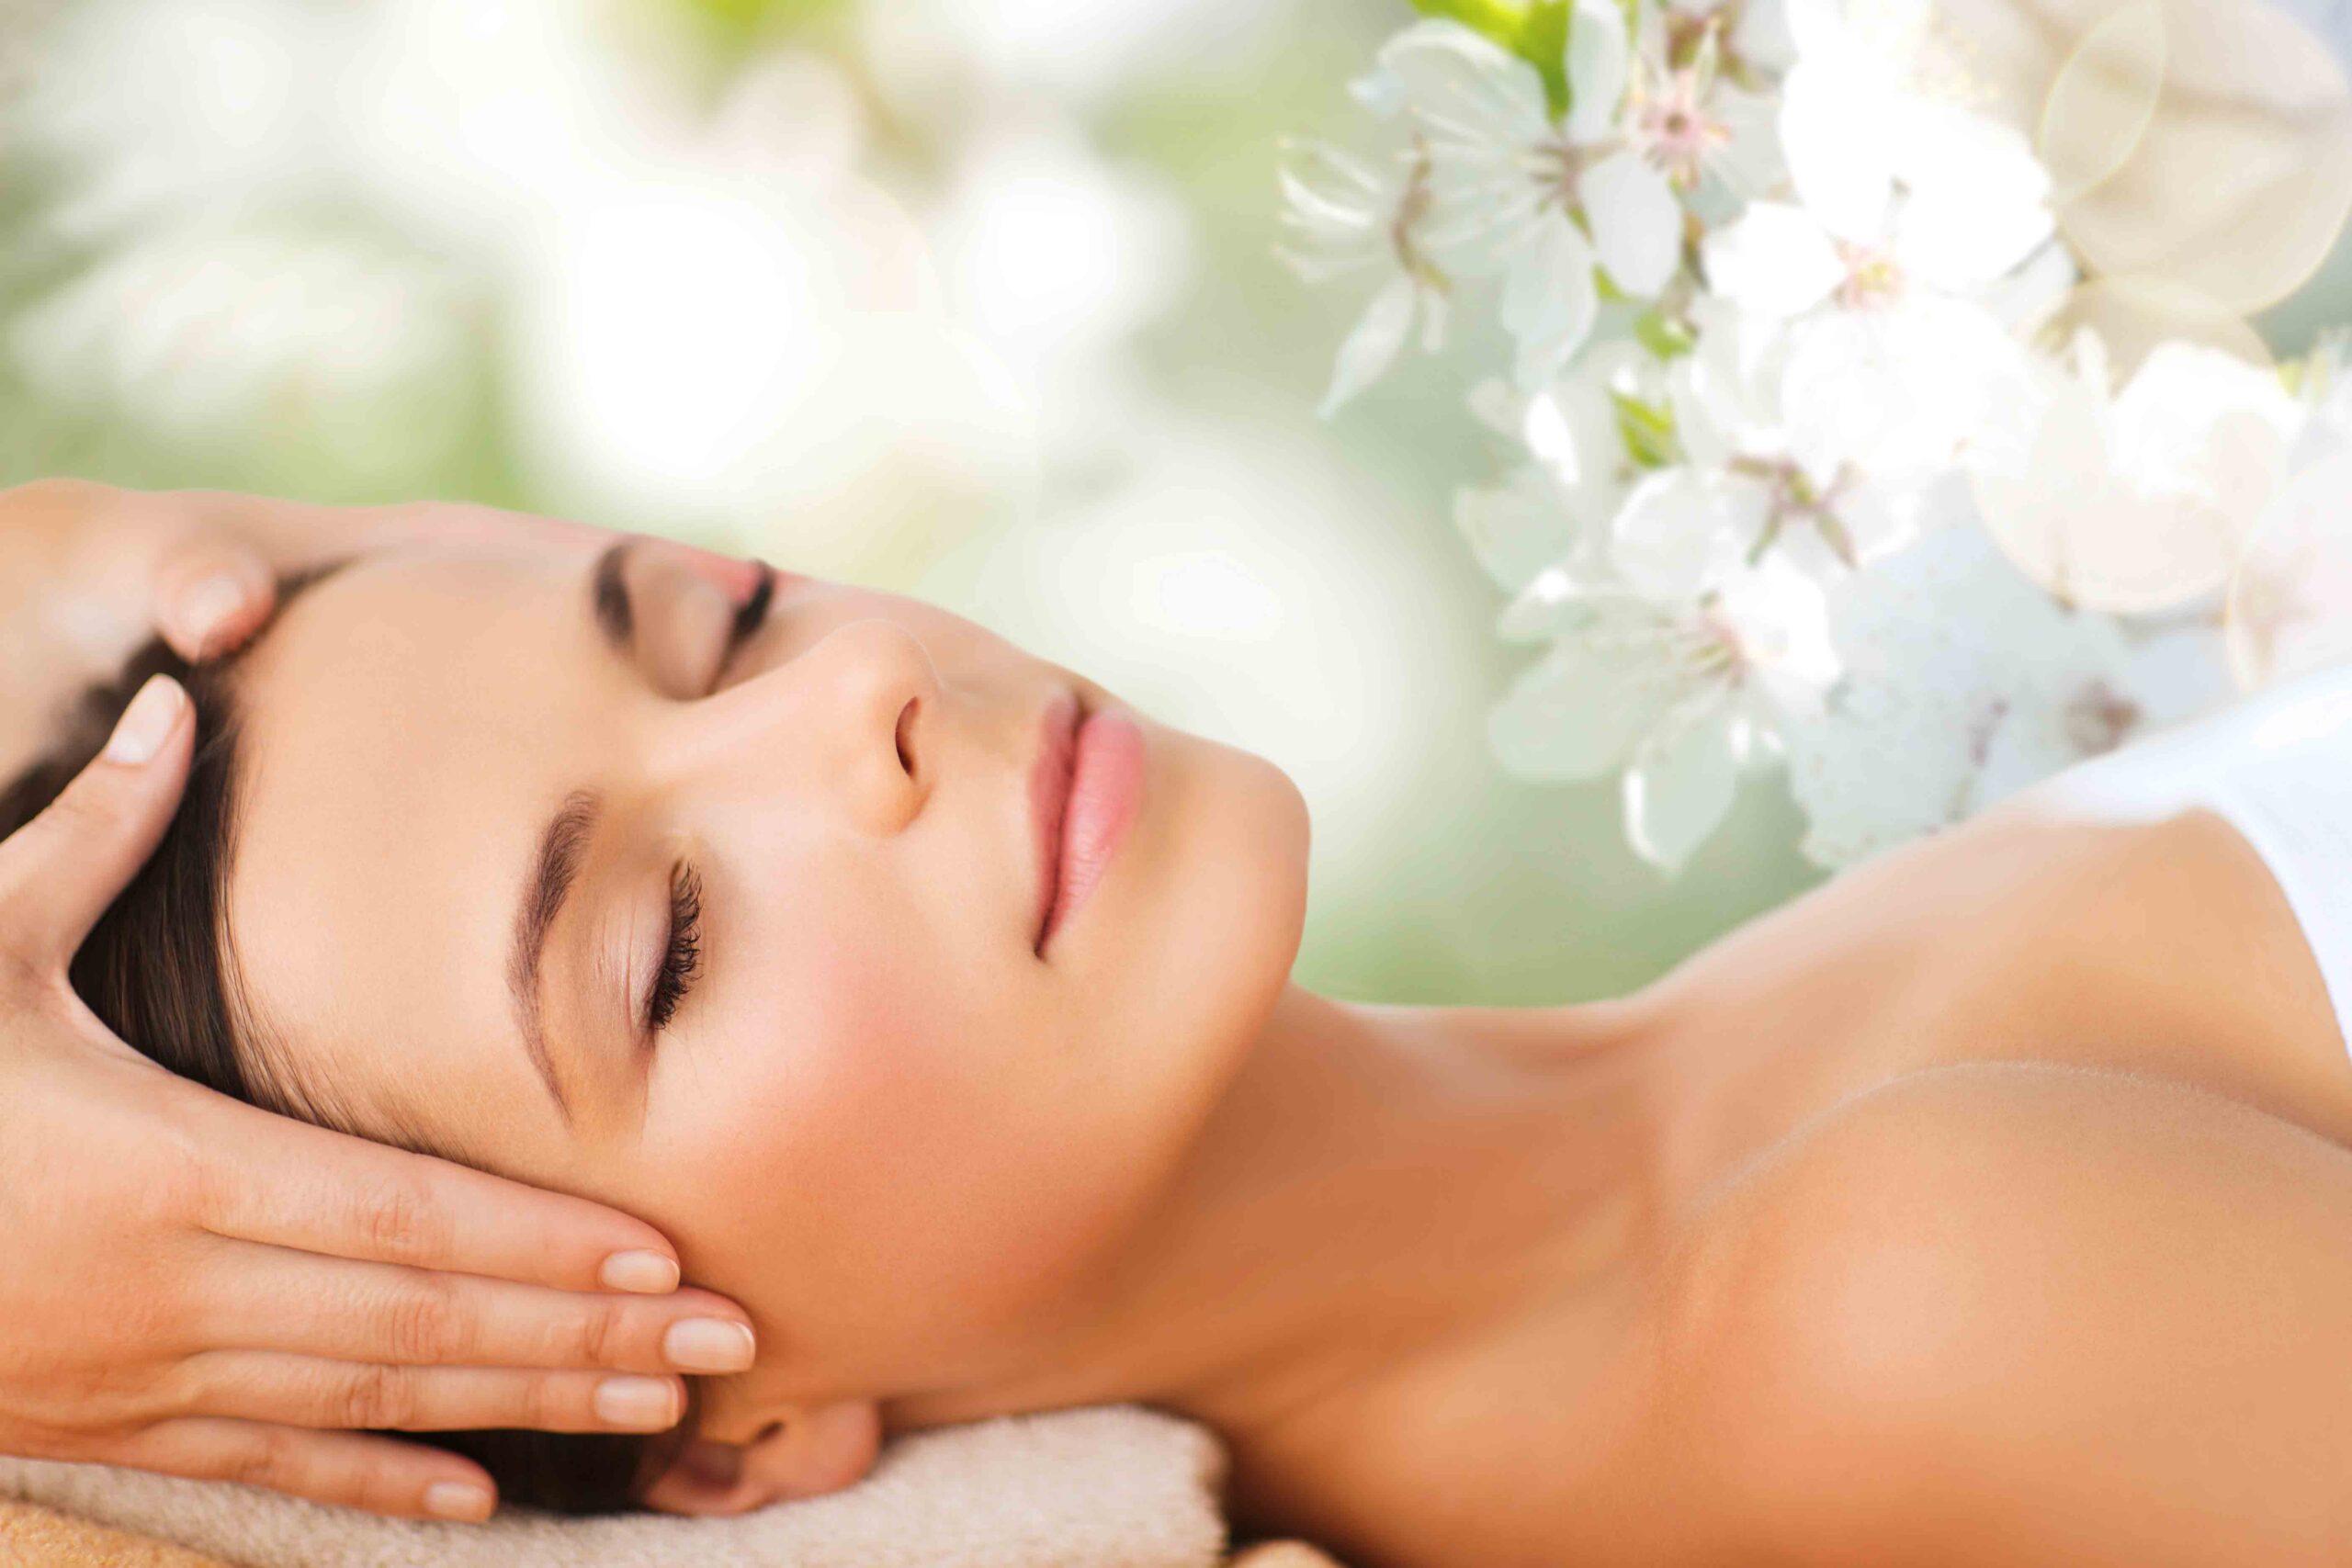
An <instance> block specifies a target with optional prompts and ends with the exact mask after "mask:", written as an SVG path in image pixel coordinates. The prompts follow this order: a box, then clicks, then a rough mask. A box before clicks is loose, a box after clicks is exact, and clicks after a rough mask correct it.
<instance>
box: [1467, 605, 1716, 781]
mask: <svg viewBox="0 0 2352 1568" xmlns="http://www.w3.org/2000/svg"><path fill="white" fill-rule="evenodd" d="M1644 630H1645V628H1643V627H1640V626H1636V625H1625V624H1623V617H1622V616H1614V617H1612V616H1608V615H1603V616H1602V617H1600V619H1598V620H1597V621H1596V622H1595V623H1594V625H1593V626H1592V627H1590V628H1589V629H1587V630H1584V631H1580V632H1576V633H1572V634H1570V635H1569V636H1567V637H1562V638H1561V639H1560V640H1559V641H1558V642H1556V643H1554V644H1553V645H1552V649H1551V651H1550V652H1548V653H1546V654H1545V655H1544V658H1543V659H1542V660H1539V661H1537V662H1536V663H1535V664H1534V665H1533V666H1532V667H1531V668H1530V669H1528V670H1527V671H1524V672H1523V673H1521V676H1520V677H1519V679H1518V680H1517V681H1515V682H1512V683H1511V689H1510V693H1509V694H1507V695H1505V696H1504V698H1503V699H1502V701H1501V702H1499V703H1498V704H1497V705H1496V706H1495V710H1494V712H1493V713H1492V714H1491V715H1489V716H1488V717H1487V739H1489V741H1490V742H1491V743H1492V744H1493V746H1494V750H1495V755H1496V757H1497V758H1498V760H1499V761H1501V762H1502V765H1503V766H1504V767H1506V768H1508V769H1509V770H1510V771H1511V772H1512V773H1517V774H1519V775H1520V776H1521V777H1522V778H1534V779H1589V778H1594V777H1598V776H1599V775H1600V774H1602V773H1607V772H1608V771H1609V770H1610V769H1611V768H1613V767H1615V766H1617V764H1618V763H1619V762H1620V761H1623V758H1624V756H1625V754H1626V753H1627V752H1628V751H1629V750H1632V749H1633V746H1634V742H1635V741H1637V740H1638V739H1641V737H1642V735H1643V734H1644V733H1645V731H1647V730H1648V729H1649V728H1650V727H1651V726H1652V725H1653V724H1655V723H1657V719H1658V717H1659V716H1660V715H1661V714H1663V713H1664V712H1665V711H1666V710H1667V708H1668V706H1669V705H1671V704H1672V703H1673V702H1674V701H1675V699H1676V698H1677V696H1678V695H1679V694H1680V693H1681V692H1682V691H1683V690H1684V688H1685V686H1686V684H1687V680H1686V676H1685V673H1684V671H1682V670H1681V669H1680V668H1679V666H1677V665H1676V664H1675V663H1674V662H1673V661H1672V659H1671V657H1670V656H1669V654H1668V649H1667V648H1666V646H1665V644H1664V643H1663V642H1662V641H1651V640H1650V639H1647V638H1645V637H1642V636H1641V633H1642V632H1643V631H1644ZM1627 633H1631V634H1633V637H1632V638H1631V639H1630V641H1631V646H1629V645H1628V643H1629V638H1628V637H1627V636H1626V635H1625V634H1627Z"/></svg>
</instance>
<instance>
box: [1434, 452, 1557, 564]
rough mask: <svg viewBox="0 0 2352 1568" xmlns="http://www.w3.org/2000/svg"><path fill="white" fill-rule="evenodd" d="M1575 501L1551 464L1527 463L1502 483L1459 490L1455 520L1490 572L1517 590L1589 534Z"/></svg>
mask: <svg viewBox="0 0 2352 1568" xmlns="http://www.w3.org/2000/svg"><path fill="white" fill-rule="evenodd" d="M1576 501H1577V498H1576V496H1575V494H1574V492H1572V491H1569V489H1568V488H1567V487H1566V485H1563V484H1562V483H1561V482H1560V481H1559V479H1558V478H1557V477H1556V476H1555V475H1554V474H1553V473H1552V472H1551V471H1550V470H1549V469H1547V468H1543V467H1542V466H1540V465H1538V464H1534V463H1522V464H1521V465H1520V466H1519V467H1518V468H1514V469H1512V470H1511V472H1510V476H1509V477H1508V478H1506V479H1504V481H1503V482H1502V484H1501V485H1500V486H1498V487H1496V488H1494V489H1483V490H1482V489H1464V490H1459V491H1455V492H1454V496H1453V524H1454V526H1455V527H1457V528H1459V529H1461V530H1462V535H1463V537H1464V538H1465V539H1467V540H1469V542H1470V551H1471V554H1473V555H1475V556H1476V557H1477V558H1478V564H1479V565H1480V566H1483V567H1485V568H1486V569H1487V576H1489V577H1491V578H1493V579H1494V580H1495V581H1496V582H1497V583H1498V585H1499V586H1501V587H1503V588H1506V589H1509V590H1510V591H1511V592H1518V591H1519V590H1520V589H1521V588H1524V587H1526V586H1527V584H1528V583H1529V581H1532V579H1533V578H1534V576H1535V574H1536V573H1537V572H1539V571H1541V570H1544V568H1545V567H1546V566H1549V565H1551V564H1552V563H1553V562H1555V561H1557V560H1561V559H1563V558H1566V556H1568V555H1569V554H1570V553H1571V552H1572V551H1573V550H1574V549H1575V547H1577V544H1578V543H1579V542H1580V541H1581V540H1582V539H1583V538H1584V536H1585V535H1586V534H1587V532H1588V521H1589V520H1588V519H1587V518H1585V517H1582V516H1579V515H1578V514H1577V510H1576Z"/></svg>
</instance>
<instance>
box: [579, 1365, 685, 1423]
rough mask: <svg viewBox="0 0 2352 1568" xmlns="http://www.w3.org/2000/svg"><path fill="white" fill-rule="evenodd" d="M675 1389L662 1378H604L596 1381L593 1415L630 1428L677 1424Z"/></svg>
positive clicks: (677, 1412)
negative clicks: (599, 1381)
mask: <svg viewBox="0 0 2352 1568" xmlns="http://www.w3.org/2000/svg"><path fill="white" fill-rule="evenodd" d="M678 1416H679V1410H678V1395H677V1391H676V1390H675V1389H674V1388H673V1387H672V1386H671V1384H669V1383H668V1382H664V1381H663V1380H662V1379H661V1378H606V1379H605V1381H604V1382H601V1383H598V1384H597V1385H596V1418H597V1419H598V1420H600V1421H604V1422H605V1423H607V1424H608V1425H611V1426H615V1427H628V1428H629V1429H631V1430H632V1431H644V1432H659V1431H662V1430H663V1429H664V1428H667V1427H674V1426H676V1425H677V1424H678Z"/></svg>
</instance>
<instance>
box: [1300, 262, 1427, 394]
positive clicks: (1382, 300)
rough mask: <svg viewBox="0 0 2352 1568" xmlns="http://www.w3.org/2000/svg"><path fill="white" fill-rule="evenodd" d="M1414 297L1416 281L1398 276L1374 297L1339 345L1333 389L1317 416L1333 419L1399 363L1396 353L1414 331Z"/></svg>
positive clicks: (1332, 380) (1330, 389) (1332, 371)
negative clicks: (1391, 367)
mask: <svg viewBox="0 0 2352 1568" xmlns="http://www.w3.org/2000/svg"><path fill="white" fill-rule="evenodd" d="M1413 294H1414V286H1413V280H1412V279H1411V278H1409V277H1405V276H1397V277H1394V278H1391V279H1390V280H1389V281H1388V285H1387V287H1385V288H1383V289H1381V291H1380V292H1379V293H1378V294H1375V295H1374V296H1373V299H1372V303H1371V305H1370V306H1368V307H1367V308H1366V309H1365V310H1364V313H1363V320H1361V321H1358V322H1356V325H1355V330H1354V331H1353V332H1351V333H1348V337H1347V341H1346V342H1345V343H1342V344H1340V356H1339V360H1338V362H1337V363H1336V364H1335V365H1334V366H1333V367H1332V369H1331V385H1330V388H1329V389H1328V390H1327V391H1325V392H1324V394H1323V401H1322V404H1321V405H1320V406H1319V407H1318V408H1317V410H1316V412H1317V413H1318V414H1320V415H1321V416H1322V417H1323V418H1325V419H1329V418H1330V417H1331V416H1332V415H1333V414H1335V413H1337V412H1340V406H1341V405H1342V404H1344V403H1346V402H1347V401H1348V400H1350V399H1351V398H1353V397H1354V396H1355V395H1356V394H1357V393H1359V392H1361V391H1363V389H1365V388H1366V387H1369V386H1371V385H1372V384H1373V383H1374V381H1377V380H1379V379H1380V378H1381V377H1382V376H1383V375H1384V374H1385V372H1386V371H1387V369H1388V367H1390V366H1391V365H1393V364H1395V363H1396V362H1397V351H1398V350H1399V349H1401V348H1403V347H1404V346H1405V334H1406V333H1408V332H1409V331H1411V330H1412V325H1413Z"/></svg>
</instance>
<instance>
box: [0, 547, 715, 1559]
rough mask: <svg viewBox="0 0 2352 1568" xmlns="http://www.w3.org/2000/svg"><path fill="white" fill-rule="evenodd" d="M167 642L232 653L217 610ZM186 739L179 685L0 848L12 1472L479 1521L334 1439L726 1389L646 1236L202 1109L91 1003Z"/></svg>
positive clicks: (4, 1243)
mask: <svg viewBox="0 0 2352 1568" xmlns="http://www.w3.org/2000/svg"><path fill="white" fill-rule="evenodd" d="M200 547H201V548H205V549H214V550H218V549H220V548H222V546H221V545H220V542H219V541H210V542H207V543H203V544H202V545H201V546H200ZM211 580H212V579H211V578H210V577H199V578H198V580H197V581H198V582H199V583H200V582H202V581H211ZM215 608H216V609H217V608H218V606H216V607H215ZM228 610H229V612H230V617H231V618H232V619H235V618H237V617H238V616H240V615H242V616H243V624H244V625H246V626H247V627H248V628H250V626H251V625H252V624H254V621H255V620H256V619H257V617H256V616H254V615H252V614H251V613H250V611H249V608H246V607H241V606H239V605H234V604H232V605H229V606H228ZM219 618H220V617H219V616H218V615H214V616H212V617H211V619H212V620H216V621H217V620H218V619H219ZM169 619H170V617H169V616H166V620H167V622H168V621H169ZM174 633H175V637H186V636H187V635H189V634H191V633H192V634H194V636H195V637H196V638H197V640H198V642H199V643H202V644H204V645H206V646H219V645H220V641H221V638H220V634H219V633H218V630H217V627H216V626H212V625H210V624H208V623H207V617H206V616H204V615H198V616H195V617H193V618H192V619H188V620H184V621H182V622H181V623H180V624H178V625H177V626H175V628H174ZM193 728H194V727H193V723H192V721H191V718H190V716H189V710H188V706H187V702H186V700H185V698H184V697H183V696H182V695H181V694H179V693H178V691H177V688H175V687H173V686H171V685H170V684H169V683H168V682H166V683H164V684H163V685H161V686H160V687H159V688H157V690H156V692H155V693H153V694H150V696H149V699H148V701H145V702H142V703H140V704H136V705H134V707H133V710H132V712H131V713H130V715H129V716H126V718H125V721H124V723H123V725H122V727H121V728H120V730H119V732H118V736H117V739H116V740H115V742H114V743H113V744H112V745H111V746H110V747H109V749H108V753H107V755H106V756H104V757H102V758H100V759H99V760H98V761H96V762H95V763H93V764H92V765H91V767H90V769H89V771H88V772H87V773H85V775H84V776H83V777H82V778H81V779H80V780H78V781H77V782H76V783H75V784H74V785H73V786H72V788H71V789H69V790H68V791H67V793H66V794H65V795H64V796H63V797H62V798H61V799H60V800H59V801H58V803H57V804H56V806H55V807H52V808H51V810H50V811H49V812H48V813H47V814H46V815H45V816H43V817H42V818H40V820H39V821H37V822H35V823H33V824H31V825H30V826H28V828H26V829H24V830H23V831H22V832H20V833H18V834H17V836H16V837H15V838H13V839H10V840H6V842H5V843H0V1258H6V1263H5V1265H0V1453H9V1454H19V1455H25V1456H28V1457H34V1458H43V1459H59V1460H75V1461H102V1462H106V1463H111V1464H121V1465H129V1466H133V1467H136V1468H141V1469H147V1470H155V1471H162V1472H169V1473H173V1474H179V1475H192V1476H199V1477H207V1478H220V1479H228V1480H236V1481H244V1482H251V1483H258V1484H262V1485H266V1486H270V1487H274V1488H276V1489H277V1490H280V1491H285V1492H289V1493H293V1494H296V1495H300V1496H305V1497H311V1498H314V1499H318V1500H320V1501H324V1502H334V1503H344V1504H350V1505H354V1506H361V1507H367V1508H371V1509H374V1510H376V1511H379V1512H382V1513H389V1514H403V1515H432V1516H436V1517H460V1518H472V1517H482V1516H484V1515H486V1514H487V1513H488V1512H489V1511H490V1509H491V1507H492V1506H493V1503H494V1498H493V1496H492V1491H491V1487H490V1483H489V1480H488V1477H487V1476H486V1475H485V1474H484V1473H483V1472H481V1469H480V1468H479V1467H477V1466H475V1465H474V1464H472V1463H471V1462H470V1461H466V1460H463V1459H460V1458H458V1457H457V1456H455V1455H451V1454H446V1453H441V1452H437V1451H435V1450H426V1449H423V1448H419V1447H414V1446H412V1445H407V1444H402V1443H398V1442H395V1441H392V1440H390V1439H387V1438H374V1437H366V1436H361V1435H358V1434H357V1433H356V1432H350V1431H343V1430H337V1428H346V1427H385V1428H397V1429H404V1430H416V1431H423V1430H432V1429H446V1428H456V1427H548V1428H556V1429H569V1430H602V1429H618V1428H632V1429H642V1428H643V1427H647V1426H651V1427H660V1426H663V1425H667V1424H668V1423H669V1421H670V1420H672V1419H674V1416H672V1414H671V1413H672V1412H673V1411H674V1410H675V1409H676V1408H677V1404H676V1403H675V1401H676V1400H677V1398H678V1397H679V1392H680V1391H679V1389H678V1386H677V1382H676V1380H675V1379H674V1378H673V1377H671V1376H669V1375H667V1374H669V1373H670V1372H672V1371H726V1370H734V1369H735V1368H736V1367H738V1366H739V1365H740V1364H741V1362H742V1361H744V1360H746V1359H748V1357H749V1355H750V1352H751V1335H750V1331H749V1328H748V1326H747V1325H745V1320H744V1317H743V1314H741V1312H740V1311H739V1310H738V1309H736V1308H735V1307H734V1306H732V1305H731V1304H730V1303H727V1302H725V1301H723V1300H721V1299H719V1298H718V1297H715V1296H710V1295H707V1294H705V1293H703V1292H691V1291H675V1290H674V1286H675V1282H676V1280H677V1269H676V1264H675V1260H674V1257H673V1253H672V1251H671V1249H670V1248H669V1247H668V1246H667V1245H666V1244H665V1243H664V1242H663V1240H662V1237H661V1236H660V1235H657V1234H656V1233H655V1232H653V1231H652V1230H650V1228H648V1227H647V1226H645V1225H642V1224H639V1223H637V1222H636V1221H633V1220H630V1219H628V1218H626V1217H624V1216H622V1215H619V1214H616V1213H611V1212H609V1211H607V1210H605V1209H603V1208H600V1207H598V1206H596V1205H594V1204H591V1203H587V1202H583V1201H578V1200H575V1199H571V1198H564V1197H559V1196H555V1195H551V1194H548V1193H543V1192H538V1191H536V1190H532V1189H530V1188H527V1187H522V1186H518V1185H515V1184H513V1183H509V1182H505V1181H502V1180H499V1179H496V1178H493V1177H489V1176H485V1175H482V1174H481V1173H479V1172H475V1171H471V1170H467V1169H463V1168H459V1167H457V1166H454V1165H447V1164H444V1163H441V1162H438V1161H433V1160H428V1159H424V1158H423V1157H420V1156H413V1155H408V1154H404V1153H401V1152H400V1151H397V1150H392V1149H387V1148H383V1147H380V1146H379V1145H373V1144H368V1143H364V1142H361V1141H360V1140H357V1139H354V1138H346V1137H344V1136H341V1135H339V1134H334V1133H330V1132H326V1131H323V1130H322V1129H320V1128H316V1127H311V1126H307V1125H304V1124H301V1123H299V1122H292V1121H289V1120H286V1119H283V1118H280V1117H277V1116H273V1115H270V1114H268V1113H266V1112H264V1111H257V1110H254V1109H253V1108H251V1107H249V1106H244V1105H240V1104H238V1103H236V1102H234V1101H232V1100H228V1099H226V1098H224V1097H221V1096H219V1095H215V1094H212V1093H210V1092H209V1091H208V1090H205V1089H200V1088H198V1087H197V1086H195V1085H193V1084H190V1083H188V1082H186V1081H185V1080H183V1079H180V1078H177V1077H173V1076H172V1075H170V1074H168V1073H166V1072H164V1071H163V1070H162V1069H161V1068H159V1067H156V1066H153V1064H152V1063H150V1062H148V1061H147V1060H146V1059H145V1058H143V1057H141V1056H140V1055H137V1054H136V1053H135V1052H133V1051H131V1050H130V1048H129V1047H128V1046H126V1045H124V1044H123V1043H120V1042H119V1041H117V1040H115V1039H113V1038H111V1037H110V1036H108V1035H107V1033H106V1032H105V1031H104V1030H103V1029H102V1028H101V1027H100V1026H99V1025H98V1024H97V1022H96V1020H95V1019H93V1018H92V1017H91V1015H90V1014H89V1012H88V1011H87V1010H85V1008H83V1007H82V1006H81V1004H80V1002H79V1001H78V1000H77V999H76V998H74V995H73V993H72V991H71V988H70V987H69V986H68V983H67V980H66V969H67V965H68V964H69V963H70V962H71V960H72V957H73V954H74V950H75V948H76V946H77V945H78V944H79V942H81V940H82V938H83V936H84V935H85V934H86V932H87V931H88V930H89V927H90V926H91V924H92V923H93V922H94V921H95V920H96V918H97V916H98V915H99V913H100V912H101V911H102V910H103V909H104V908H106V906H107V903H108V902H109V901H110V900H111V899H112V898H113V897H114V896H115V895H116V894H117V893H118V892H119V890H120V888H121V887H122V886H123V885H124V884H125V883H127V882H128V881H129V880H130V877H131V875H132V874H134V873H135V872H136V871H137V869H138V867H139V866H140V865H141V863H143V862H144V860H145V859H146V857H147V856H148V855H149V854H150V853H151V852H153V848H154V845H155V843H156V842H157V840H159V839H160V838H161V837H162V834H163V832H164V828H165V826H166V824H167V823H168V822H169V820H170V817H171V813H172V810H173V808H174V807H175V804H176V802H177V799H178V795H179V791H180V789H181V787H182V785H183V784H184V783H185V780H186V775H187V763H188V758H189V755H190V750H191V745H192V741H193ZM600 1287H602V1288H605V1289H609V1290H612V1291H619V1292H640V1293H639V1294H636V1295H613V1294H591V1293H587V1292H597V1291H599V1289H600ZM697 1325H699V1326H697ZM590 1369H606V1370H608V1371H619V1372H622V1373H625V1374H632V1375H625V1376H621V1377H618V1378H610V1379H608V1378H607V1377H606V1376H605V1375H604V1373H603V1372H600V1371H592V1370H590ZM632 1411H634V1412H636V1413H638V1414H639V1416H643V1417H644V1419H641V1420H631V1419H629V1416H630V1413H631V1412H632Z"/></svg>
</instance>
